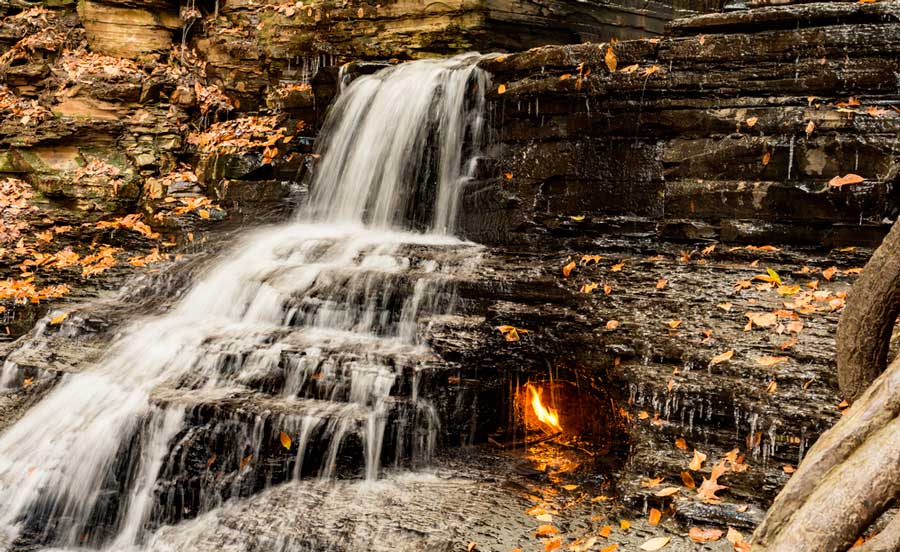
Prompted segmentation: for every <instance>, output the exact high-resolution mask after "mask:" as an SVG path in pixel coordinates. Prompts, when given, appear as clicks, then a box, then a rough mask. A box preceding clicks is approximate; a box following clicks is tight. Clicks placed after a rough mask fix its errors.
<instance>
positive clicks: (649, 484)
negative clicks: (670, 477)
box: [641, 477, 663, 489]
mask: <svg viewBox="0 0 900 552" xmlns="http://www.w3.org/2000/svg"><path fill="white" fill-rule="evenodd" d="M662 482H663V478H662V477H654V478H653V479H645V480H643V481H641V487H643V488H645V489H652V488H653V487H657V486H659V484H660V483H662Z"/></svg>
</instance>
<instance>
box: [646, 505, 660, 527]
mask: <svg viewBox="0 0 900 552" xmlns="http://www.w3.org/2000/svg"><path fill="white" fill-rule="evenodd" d="M661 519H662V512H660V511H659V510H657V509H656V508H650V518H649V523H650V525H654V526H656V525H659V521H660V520H661Z"/></svg>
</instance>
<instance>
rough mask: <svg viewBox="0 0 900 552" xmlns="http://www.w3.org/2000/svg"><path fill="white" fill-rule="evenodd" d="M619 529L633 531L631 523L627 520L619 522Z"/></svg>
mask: <svg viewBox="0 0 900 552" xmlns="http://www.w3.org/2000/svg"><path fill="white" fill-rule="evenodd" d="M619 528H620V529H622V531H628V530H629V529H631V522H630V521H628V520H627V519H623V520H619Z"/></svg>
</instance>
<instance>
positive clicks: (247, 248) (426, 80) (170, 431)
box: [0, 55, 487, 550]
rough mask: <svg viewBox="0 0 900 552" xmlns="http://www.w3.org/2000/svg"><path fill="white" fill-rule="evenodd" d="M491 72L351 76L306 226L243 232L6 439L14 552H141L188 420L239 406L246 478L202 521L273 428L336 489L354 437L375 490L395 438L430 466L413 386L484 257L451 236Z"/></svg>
mask: <svg viewBox="0 0 900 552" xmlns="http://www.w3.org/2000/svg"><path fill="white" fill-rule="evenodd" d="M477 59H478V56H476V55H467V56H460V57H457V58H453V59H450V60H444V61H417V62H411V63H406V64H403V65H399V66H396V67H392V68H389V69H386V70H384V71H381V72H380V73H378V74H376V75H372V76H367V77H362V78H359V79H357V80H356V81H355V82H353V83H352V84H351V85H350V86H349V87H348V88H347V89H346V90H345V91H344V92H343V93H342V95H341V97H340V98H339V99H338V100H337V103H336V104H335V106H334V107H333V108H332V110H331V112H330V113H331V114H330V116H329V119H328V121H327V123H326V126H325V129H324V131H323V139H322V140H321V142H320V146H319V153H320V154H321V162H320V166H319V167H318V169H317V171H316V177H315V180H314V182H313V183H312V184H311V188H312V196H311V200H310V202H309V205H308V206H306V207H304V208H303V209H302V212H301V214H300V215H299V222H295V223H290V224H286V225H283V226H278V227H274V228H270V229H264V230H259V231H256V232H255V233H254V234H253V235H251V236H248V237H246V238H245V239H244V240H243V243H242V244H240V245H239V247H237V248H236V250H235V251H234V252H233V253H232V254H231V255H230V256H229V257H228V258H227V259H225V260H224V261H222V262H220V263H219V264H218V265H217V266H215V267H213V268H212V269H211V270H210V271H209V272H208V273H207V274H206V275H205V276H204V277H203V278H202V279H201V280H200V281H198V282H197V283H196V284H195V285H194V287H193V288H192V289H191V290H190V291H189V292H188V293H187V295H186V296H185V297H184V298H183V299H182V300H181V301H180V302H179V303H178V304H176V305H175V306H174V307H173V308H172V309H171V310H170V311H169V312H168V313H166V314H165V315H163V316H160V317H156V318H150V319H144V320H136V321H132V322H131V323H130V325H129V326H128V327H127V329H126V330H125V331H124V332H123V334H122V336H121V337H120V338H119V339H117V340H116V341H115V343H113V344H112V346H111V347H110V348H109V350H108V352H107V353H106V354H105V355H104V357H103V359H102V360H101V361H100V362H98V363H97V364H96V365H94V366H91V367H89V368H87V369H85V370H83V371H81V372H79V373H74V374H67V375H65V376H63V377H62V378H61V380H60V381H59V382H58V384H57V385H56V387H55V388H54V389H53V390H52V391H50V392H49V393H48V394H47V395H46V396H45V397H44V398H43V400H42V401H41V402H40V403H38V404H37V405H36V406H34V407H33V408H32V409H31V410H29V411H28V412H27V413H26V415H25V416H24V417H23V418H22V419H21V420H20V421H19V422H17V423H16V424H15V425H13V426H11V427H10V428H8V429H7V430H6V431H5V432H4V433H3V434H2V435H0V497H2V499H0V549H4V550H6V549H12V550H14V549H16V548H25V547H29V548H28V549H33V548H34V547H35V546H41V545H44V546H60V547H67V548H71V547H84V546H88V547H90V548H105V549H109V550H123V549H130V548H133V547H140V546H141V544H140V543H141V542H143V540H144V538H145V536H146V531H147V527H148V525H149V524H150V519H151V516H152V515H153V514H154V512H156V511H158V510H160V509H162V510H165V507H166V506H165V504H163V505H162V506H160V505H159V504H157V503H158V502H160V501H162V502H165V501H166V499H165V498H164V497H166V496H168V495H167V494H166V493H167V492H169V493H171V495H172V496H173V497H174V496H176V495H177V496H182V495H183V494H184V491H183V489H170V490H168V491H167V490H165V489H162V490H161V489H159V477H160V474H162V473H166V474H170V475H173V477H175V476H176V475H177V474H178V470H179V469H181V468H182V467H183V466H184V465H185V464H186V463H187V462H189V459H186V457H180V456H179V454H187V453H185V452H184V451H185V450H187V449H188V447H189V445H190V443H191V441H192V439H193V440H194V441H196V440H197V439H200V437H198V435H201V432H200V429H198V428H195V427H191V424H189V423H188V419H193V418H196V417H202V412H205V410H204V409H205V408H207V407H209V405H219V404H220V403H221V401H223V400H226V399H227V400H231V401H232V402H237V403H238V404H239V408H237V409H236V410H235V412H237V413H238V414H235V415H236V416H237V415H245V416H246V415H247V413H248V412H249V415H250V416H251V417H255V418H253V419H255V420H256V422H255V423H253V424H250V425H249V426H247V424H244V425H243V426H242V427H243V429H240V430H237V429H235V430H234V431H235V432H236V433H240V435H239V437H235V436H234V435H232V436H231V441H234V442H241V439H243V440H244V441H245V443H243V444H242V446H237V447H234V450H233V451H231V452H230V453H229V454H230V455H231V456H233V458H229V459H226V460H217V458H216V456H215V455H213V456H212V457H211V458H210V459H209V464H208V465H213V464H215V463H216V462H225V461H228V462H231V463H232V464H238V463H240V468H239V469H238V470H235V471H236V475H235V477H234V480H233V481H232V482H231V488H230V489H229V490H227V491H223V488H224V487H225V485H223V484H222V483H221V482H218V481H217V482H216V484H215V485H211V486H210V487H209V488H204V487H203V486H202V485H201V486H200V487H201V488H200V490H199V494H200V496H199V497H194V501H193V503H192V504H193V506H194V507H195V508H196V510H194V511H193V513H197V510H209V509H211V508H213V507H216V506H218V505H219V504H220V503H221V502H222V501H223V500H224V499H226V498H228V497H230V496H235V495H240V494H241V489H243V488H244V485H243V484H244V481H243V479H244V478H245V477H247V478H249V477H251V475H248V474H249V473H250V472H252V471H253V470H252V462H253V459H254V458H255V457H256V456H257V455H258V454H259V452H260V446H261V443H260V441H261V440H263V439H264V437H263V433H264V432H265V431H270V430H271V428H273V427H274V428H276V431H278V430H280V431H281V432H285V433H287V434H290V435H292V436H293V439H294V444H293V447H294V448H296V457H295V458H294V461H293V476H294V477H300V476H301V475H303V474H304V473H307V471H308V468H309V463H310V462H311V459H309V458H307V453H308V449H309V447H311V446H312V445H311V443H312V442H313V441H316V442H317V443H319V445H320V447H321V448H322V449H323V450H322V455H321V458H320V459H318V461H319V463H320V465H319V466H314V468H318V474H319V476H320V477H323V478H328V477H332V476H334V475H335V474H336V473H337V471H338V470H339V466H338V464H339V456H340V455H341V451H343V450H344V446H345V441H346V440H347V439H349V438H351V437H353V438H354V439H356V440H358V441H359V442H360V443H361V446H360V451H361V455H362V456H363V457H362V458H360V461H359V463H358V464H359V465H361V466H362V465H364V466H365V468H364V475H365V477H367V478H370V479H373V478H376V477H377V476H378V473H379V470H380V462H381V459H382V457H383V456H384V451H383V450H382V447H383V443H384V442H385V440H386V439H387V437H386V435H387V434H389V433H390V434H391V435H392V436H391V439H392V441H393V442H394V443H395V448H396V449H397V451H395V454H396V456H397V457H400V456H401V455H402V456H404V457H409V456H412V457H417V459H418V460H420V461H421V460H427V457H428V455H429V454H430V453H431V451H432V449H433V448H434V444H435V440H436V431H437V427H438V424H439V420H438V419H437V418H438V417H437V415H436V413H435V411H434V408H433V407H432V406H431V405H430V404H429V403H428V401H427V399H425V398H423V397H421V396H419V394H418V393H417V391H416V382H417V380H418V378H419V377H420V374H421V373H422V371H423V370H426V369H427V367H428V366H429V363H434V362H435V361H436V359H435V357H434V355H433V354H432V353H431V352H430V350H429V349H428V347H427V346H426V345H425V344H424V343H422V342H421V341H420V340H419V339H418V338H417V335H418V333H419V331H418V328H419V326H420V325H421V324H425V323H427V321H428V319H429V317H433V316H440V315H442V314H446V313H449V312H450V311H451V310H452V309H453V305H454V293H453V280H454V277H456V276H457V275H459V274H460V273H465V272H466V271H470V270H472V269H473V266H474V264H475V263H477V258H478V255H479V251H480V249H479V247H478V246H476V245H474V244H471V243H467V242H462V241H460V240H458V239H456V238H454V237H452V236H451V235H450V234H451V232H452V230H453V223H454V220H455V214H456V209H457V199H458V195H459V189H460V186H462V185H463V183H464V181H465V179H466V177H467V174H468V172H469V166H468V160H469V159H470V158H471V153H472V151H471V148H473V147H474V146H477V144H478V142H479V140H480V139H481V128H482V116H483V115H482V109H483V91H484V90H485V88H486V86H487V81H486V76H485V74H484V73H482V72H481V71H480V70H478V69H477V68H476V66H475V62H476V61H477ZM406 228H418V229H424V230H427V231H426V232H424V233H415V232H411V231H408V230H405V229H406ZM14 371H15V366H14V365H9V364H8V365H7V366H6V367H5V369H4V374H5V378H4V379H5V380H7V382H8V381H10V380H12V379H13V378H12V377H11V376H10V374H11V373H13V372H14ZM262 382H266V383H265V385H263V383H262ZM272 382H275V383H272ZM401 389H405V390H406V391H405V394H406V396H404V397H400V396H399V395H400V394H401V393H400V390H401ZM216 408H221V407H219V406H216ZM397 412H402V413H403V414H402V415H400V414H397ZM223 416H224V417H225V418H227V415H223ZM397 416H401V417H400V418H399V419H395V423H393V424H391V425H390V426H388V421H389V420H391V419H392V418H396V417H397ZM225 421H226V422H227V421H228V420H225ZM223 423H224V422H223ZM228 427H235V426H228V425H227V424H225V425H221V426H217V427H216V428H213V429H210V430H209V431H210V432H209V433H208V434H202V435H203V436H204V437H203V438H211V437H209V435H213V434H215V432H219V434H221V433H222V432H223V431H229V430H228V429H227V428H228ZM248 427H249V429H248ZM222 428H226V429H222ZM267 428H268V429H267ZM397 428H400V429H397ZM241 432H243V433H241ZM398 432H400V433H403V434H402V435H398ZM276 435H277V433H276ZM231 441H229V442H231ZM291 450H292V452H293V450H294V449H293V448H292V449H291ZM180 451H181V452H180ZM401 451H402V454H401ZM251 491H252V486H251ZM160 497H163V498H160ZM172 500H173V501H174V500H175V499H174V498H173V499H172ZM181 500H182V501H183V499H181ZM198 505H199V506H198ZM186 509H187V508H185V510H186Z"/></svg>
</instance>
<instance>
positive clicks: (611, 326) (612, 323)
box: [606, 320, 619, 330]
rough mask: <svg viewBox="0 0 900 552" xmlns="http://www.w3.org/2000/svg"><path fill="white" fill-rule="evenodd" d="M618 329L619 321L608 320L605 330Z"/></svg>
mask: <svg viewBox="0 0 900 552" xmlns="http://www.w3.org/2000/svg"><path fill="white" fill-rule="evenodd" d="M618 327H619V321H618V320H610V321H609V322H607V323H606V329H607V330H615V329H616V328H618Z"/></svg>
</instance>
